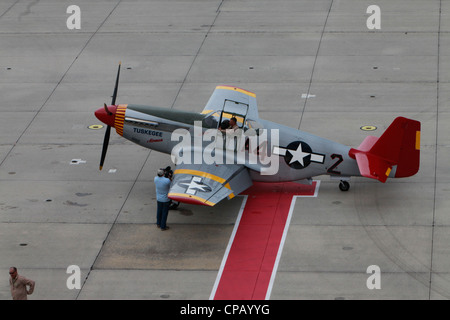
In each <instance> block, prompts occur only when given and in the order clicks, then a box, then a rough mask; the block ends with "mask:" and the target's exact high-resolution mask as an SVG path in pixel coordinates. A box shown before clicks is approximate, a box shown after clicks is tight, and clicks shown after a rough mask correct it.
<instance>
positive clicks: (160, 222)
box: [154, 169, 171, 231]
mask: <svg viewBox="0 0 450 320" xmlns="http://www.w3.org/2000/svg"><path fill="white" fill-rule="evenodd" d="M164 173H165V172H164V170H163V169H159V170H158V173H157V176H156V177H155V180H154V181H155V186H156V201H157V202H158V209H157V212H156V226H157V227H158V228H161V231H165V230H167V229H169V227H168V226H167V225H166V221H167V216H168V214H169V206H170V199H169V197H168V194H169V190H170V182H171V181H170V179H169V178H166V177H165V176H164Z"/></svg>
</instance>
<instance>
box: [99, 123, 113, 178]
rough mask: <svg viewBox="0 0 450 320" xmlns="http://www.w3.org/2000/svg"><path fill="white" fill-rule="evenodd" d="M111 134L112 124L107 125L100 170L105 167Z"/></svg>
mask: <svg viewBox="0 0 450 320" xmlns="http://www.w3.org/2000/svg"><path fill="white" fill-rule="evenodd" d="M110 134H111V126H107V127H106V132H105V138H104V139H103V149H102V157H101V159H100V170H102V169H103V163H104V162H105V156H106V151H107V150H108V144H109V136H110Z"/></svg>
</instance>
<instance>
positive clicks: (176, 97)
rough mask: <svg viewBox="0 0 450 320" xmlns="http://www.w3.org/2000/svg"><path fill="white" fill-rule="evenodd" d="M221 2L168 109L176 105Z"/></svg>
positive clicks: (218, 11)
mask: <svg viewBox="0 0 450 320" xmlns="http://www.w3.org/2000/svg"><path fill="white" fill-rule="evenodd" d="M223 1H224V0H222V2H221V3H220V5H219V7H218V8H217V10H216V16H215V17H214V20H213V22H212V23H211V24H210V26H209V28H208V31H206V33H205V36H204V37H203V40H202V43H201V44H200V46H199V48H198V50H197V53H196V54H195V56H194V59H192V63H191V65H190V66H189V69H188V71H187V72H186V75H185V76H184V79H183V82H182V83H181V85H180V88H179V89H178V92H177V93H176V95H175V99H174V100H173V102H172V105H171V107H170V109H173V107H174V105H175V103H176V101H177V99H178V96H179V95H180V92H181V90H182V89H183V87H184V84H185V83H186V80H187V77H188V76H189V73H190V72H191V69H192V67H193V66H194V63H195V61H196V60H197V57H198V55H199V53H200V50H201V49H202V47H203V44H204V43H205V41H206V38H208V35H209V33H210V32H211V29H212V27H213V26H214V24H215V23H216V20H217V18H218V17H219V14H220V10H219V9H220V7H221V6H222V3H223Z"/></svg>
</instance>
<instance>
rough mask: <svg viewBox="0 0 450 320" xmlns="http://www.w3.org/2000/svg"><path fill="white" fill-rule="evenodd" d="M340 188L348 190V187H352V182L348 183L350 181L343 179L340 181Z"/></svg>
mask: <svg viewBox="0 0 450 320" xmlns="http://www.w3.org/2000/svg"><path fill="white" fill-rule="evenodd" d="M339 189H340V190H341V191H348V189H350V183H348V181H343V180H341V182H340V183H339Z"/></svg>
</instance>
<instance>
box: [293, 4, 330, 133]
mask: <svg viewBox="0 0 450 320" xmlns="http://www.w3.org/2000/svg"><path fill="white" fill-rule="evenodd" d="M332 7H333V0H331V3H330V7H329V8H328V13H327V16H326V18H325V22H324V24H323V29H322V32H321V34H320V39H319V44H318V45H317V51H316V56H315V58H314V63H313V66H312V69H311V77H310V78H309V84H308V90H307V91H306V98H305V101H304V102H303V110H302V112H301V113H300V121H299V123H298V127H297V129H298V130H300V126H301V125H302V120H303V114H304V113H305V110H306V104H307V103H308V99H309V98H308V97H309V96H310V93H311V85H312V81H313V78H314V69H315V67H316V63H317V57H318V56H319V52H320V45H321V44H322V39H323V34H324V33H325V29H326V27H327V22H328V18H329V16H330V13H331V8H332Z"/></svg>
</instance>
